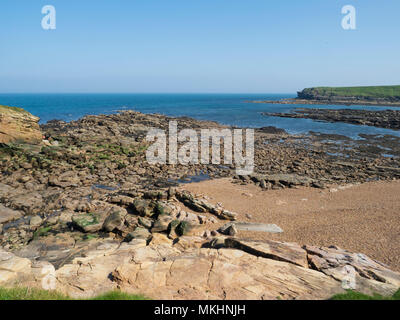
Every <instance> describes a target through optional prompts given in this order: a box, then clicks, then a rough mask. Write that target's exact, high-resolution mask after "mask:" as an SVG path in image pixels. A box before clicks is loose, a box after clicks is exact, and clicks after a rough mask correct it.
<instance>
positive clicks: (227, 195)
mask: <svg viewBox="0 0 400 320" xmlns="http://www.w3.org/2000/svg"><path fill="white" fill-rule="evenodd" d="M184 188H185V189H186V190H188V191H191V192H193V193H196V194H201V195H205V196H207V197H208V198H209V199H210V201H212V202H214V203H218V202H220V203H222V204H223V205H224V207H226V208H227V209H228V210H232V211H235V212H237V213H238V214H239V218H238V220H239V221H247V222H259V223H273V224H277V225H278V226H279V227H281V228H282V229H283V230H284V232H283V233H281V234H270V233H263V232H243V231H239V234H238V235H239V237H244V238H249V239H257V240H263V239H274V240H280V241H286V242H297V243H299V244H312V245H320V246H330V245H336V246H339V247H342V248H344V249H348V250H351V251H353V252H362V253H364V254H367V255H369V256H370V257H372V258H374V259H376V260H378V261H382V262H383V263H385V264H387V265H389V266H390V267H391V268H392V269H395V270H400V243H399V239H400V214H399V213H400V181H393V182H370V183H364V184H360V185H349V186H346V187H337V188H331V189H324V190H319V189H315V188H306V187H300V188H298V189H283V190H268V191H263V190H262V189H260V188H259V187H257V186H254V185H240V184H233V183H231V179H228V178H226V179H225V178H224V179H218V180H210V181H203V182H200V183H192V184H187V185H185V186H184ZM249 215H250V216H251V218H249V217H250V216H249Z"/></svg>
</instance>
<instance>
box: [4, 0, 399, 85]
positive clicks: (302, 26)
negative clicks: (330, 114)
mask: <svg viewBox="0 0 400 320" xmlns="http://www.w3.org/2000/svg"><path fill="white" fill-rule="evenodd" d="M48 4H50V5H53V6H54V7H55V8H56V10H57V29H56V30H50V31H45V30H43V29H42V28H41V19H42V17H43V15H42V13H41V9H42V7H43V6H44V5H48ZM347 4H351V5H353V6H355V8H356V9H357V30H347V31H346V30H343V29H342V27H341V19H342V17H343V15H342V14H341V8H342V7H343V6H344V5H347ZM0 12H1V19H0V92H2V93H7V92H15V93H17V92H18V93H19V92H226V93H236V92H237V93H292V92H296V91H297V90H300V89H302V88H304V87H310V86H319V85H326V86H331V85H332V86H348V85H385V84H400V59H399V56H400V54H399V53H400V19H399V16H400V1H399V0H346V1H336V0H324V1H321V0H304V1H299V0H279V1H278V0H275V1H268V0H240V1H238V0H169V1H166V0H112V1H111V0H84V1H78V0H68V1H66V0H46V1H42V0H1V2H0Z"/></svg>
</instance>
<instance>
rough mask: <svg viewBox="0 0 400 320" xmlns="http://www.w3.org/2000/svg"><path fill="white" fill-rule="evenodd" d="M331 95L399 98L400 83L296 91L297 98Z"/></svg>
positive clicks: (326, 96) (316, 97) (360, 97)
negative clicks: (395, 84)
mask: <svg viewBox="0 0 400 320" xmlns="http://www.w3.org/2000/svg"><path fill="white" fill-rule="evenodd" d="M333 97H343V98H358V99H388V100H391V99H393V100H400V85H399V86H370V87H315V88H307V89H304V90H303V91H300V92H298V98H300V99H322V98H326V99H331V98H333Z"/></svg>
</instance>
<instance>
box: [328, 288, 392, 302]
mask: <svg viewBox="0 0 400 320" xmlns="http://www.w3.org/2000/svg"><path fill="white" fill-rule="evenodd" d="M331 300H400V289H399V290H398V291H397V292H396V293H395V294H394V295H393V296H391V297H384V296H381V295H379V294H374V295H372V296H368V295H366V294H363V293H360V292H356V291H352V290H348V291H347V292H346V293H343V294H337V295H335V296H333V297H332V298H331Z"/></svg>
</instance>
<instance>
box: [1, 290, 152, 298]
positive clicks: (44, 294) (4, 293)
mask: <svg viewBox="0 0 400 320" xmlns="http://www.w3.org/2000/svg"><path fill="white" fill-rule="evenodd" d="M0 300H148V298H146V297H145V296H143V295H133V294H127V293H123V292H120V291H111V292H108V293H105V294H103V295H99V296H97V297H94V298H91V299H72V298H71V297H69V296H67V295H63V294H61V293H59V292H56V291H46V290H39V289H33V288H12V289H6V288H1V287H0Z"/></svg>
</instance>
